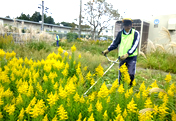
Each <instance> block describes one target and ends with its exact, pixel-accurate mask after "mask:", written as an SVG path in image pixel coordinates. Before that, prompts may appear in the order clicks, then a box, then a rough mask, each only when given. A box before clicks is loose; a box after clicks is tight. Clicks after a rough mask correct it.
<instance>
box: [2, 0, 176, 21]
mask: <svg viewBox="0 0 176 121" xmlns="http://www.w3.org/2000/svg"><path fill="white" fill-rule="evenodd" d="M82 1H83V5H84V4H85V3H86V2H87V1H90V0H82ZM91 1H93V0H91ZM106 1H107V2H108V3H111V4H112V5H113V6H114V9H118V10H119V13H120V14H121V15H122V16H124V17H128V18H132V19H144V20H150V18H151V16H152V15H154V16H155V15H164V14H176V9H175V2H174V1H175V0H164V1H162V0H148V1H147V0H145V1H144V0H106ZM0 3H1V7H0V17H5V16H8V15H9V16H10V17H11V18H15V17H17V16H20V14H21V13H22V12H23V13H24V14H26V15H27V14H30V15H31V16H32V14H33V13H34V12H35V11H38V12H41V10H40V9H38V4H41V3H42V0H0ZM79 5H80V0H45V1H44V6H45V7H48V8H49V10H48V11H49V13H48V14H47V15H48V16H50V15H51V16H52V17H53V18H54V20H55V22H56V23H57V22H62V21H65V22H75V23H77V22H76V21H74V19H76V18H78V17H79V9H80V8H79ZM83 7H84V6H83ZM50 12H51V13H52V14H50Z"/></svg>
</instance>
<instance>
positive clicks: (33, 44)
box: [26, 41, 51, 52]
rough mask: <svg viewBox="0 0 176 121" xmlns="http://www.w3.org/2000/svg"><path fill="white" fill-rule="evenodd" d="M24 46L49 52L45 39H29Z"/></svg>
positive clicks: (49, 47)
mask: <svg viewBox="0 0 176 121" xmlns="http://www.w3.org/2000/svg"><path fill="white" fill-rule="evenodd" d="M26 46H27V47H28V48H30V49H35V50H38V51H40V50H42V49H44V50H45V51H46V52H49V51H50V50H51V46H50V45H49V44H48V43H46V42H45V41H39V42H36V41H31V42H28V43H27V44H26Z"/></svg>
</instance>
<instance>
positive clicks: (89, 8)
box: [84, 0, 120, 39]
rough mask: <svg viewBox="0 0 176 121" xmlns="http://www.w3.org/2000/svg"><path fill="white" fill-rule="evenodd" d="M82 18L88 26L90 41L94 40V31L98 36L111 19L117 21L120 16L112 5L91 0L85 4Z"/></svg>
mask: <svg viewBox="0 0 176 121" xmlns="http://www.w3.org/2000/svg"><path fill="white" fill-rule="evenodd" d="M85 6H86V7H85V9H84V14H85V15H84V18H85V20H86V21H87V22H88V23H89V24H90V26H91V28H92V29H93V30H92V39H95V34H96V31H97V30H98V36H99V35H100V33H101V32H102V30H103V29H105V28H107V27H108V26H109V25H110V24H109V23H108V22H109V21H110V20H112V19H113V18H115V19H118V18H119V17H120V14H119V13H118V10H114V9H113V5H111V4H109V3H107V2H106V1H105V0H93V2H91V1H89V2H87V3H86V4H85Z"/></svg>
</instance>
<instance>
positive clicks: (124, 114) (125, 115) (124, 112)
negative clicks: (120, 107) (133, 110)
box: [123, 109, 127, 118]
mask: <svg viewBox="0 0 176 121" xmlns="http://www.w3.org/2000/svg"><path fill="white" fill-rule="evenodd" d="M123 117H124V118H126V117H127V111H126V109H125V110H124V111H123Z"/></svg>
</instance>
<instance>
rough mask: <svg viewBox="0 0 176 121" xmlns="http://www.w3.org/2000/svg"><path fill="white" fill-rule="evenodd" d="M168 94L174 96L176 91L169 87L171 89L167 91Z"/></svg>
mask: <svg viewBox="0 0 176 121" xmlns="http://www.w3.org/2000/svg"><path fill="white" fill-rule="evenodd" d="M167 93H168V95H169V96H171V97H173V96H174V91H172V89H171V88H169V90H168V91H167Z"/></svg>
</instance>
